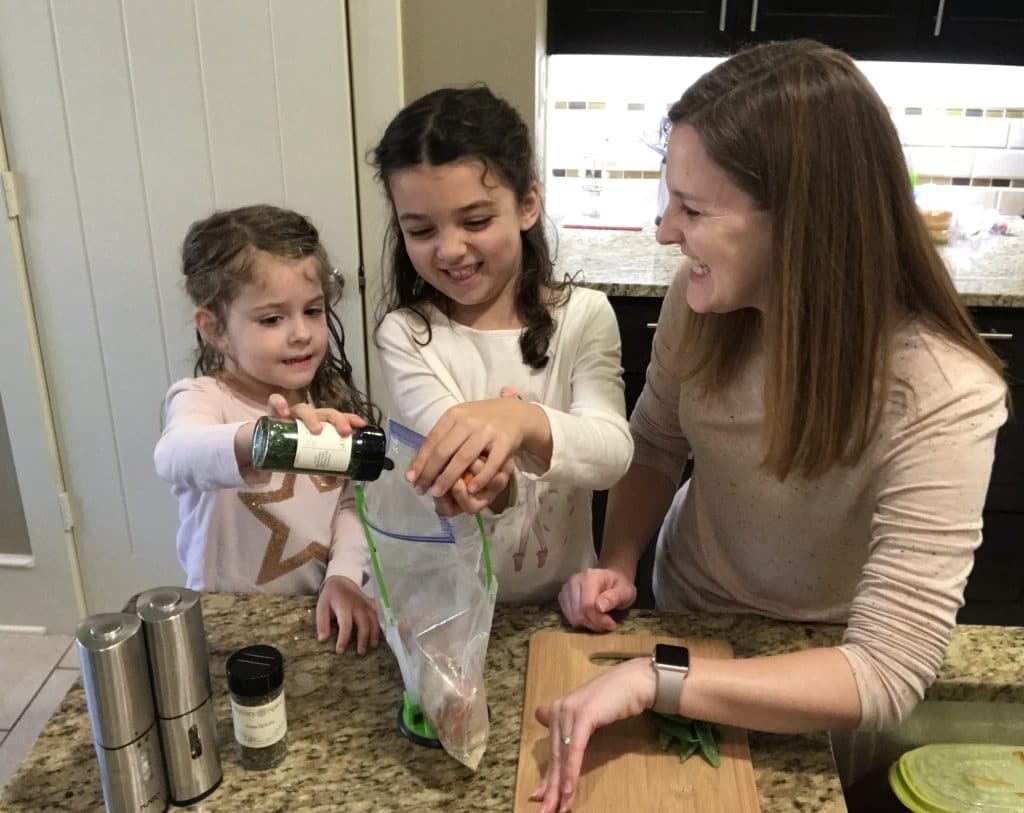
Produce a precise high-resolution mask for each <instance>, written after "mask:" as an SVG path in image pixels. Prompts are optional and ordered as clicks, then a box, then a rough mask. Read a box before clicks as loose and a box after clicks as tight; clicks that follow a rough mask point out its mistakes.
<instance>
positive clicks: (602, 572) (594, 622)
mask: <svg viewBox="0 0 1024 813" xmlns="http://www.w3.org/2000/svg"><path fill="white" fill-rule="evenodd" d="M634 601H636V585H634V584H633V581H632V580H631V579H629V578H628V577H627V576H626V575H625V574H624V573H622V572H621V571H619V570H615V569H613V568H601V567H590V568H587V569H586V570H581V571H580V572H579V573H574V574H573V575H572V576H570V577H569V580H568V581H567V582H566V583H565V584H563V585H562V589H561V590H560V591H559V592H558V606H559V607H561V608H562V614H563V615H564V616H565V620H566V621H568V622H569V623H570V624H571V625H572V626H574V627H586V628H587V629H591V630H595V631H597V632H610V631H611V630H613V629H615V627H616V623H615V619H614V618H612V617H611V614H610V613H611V611H612V610H618V609H624V608H626V607H628V606H629V605H630V604H632V603H633V602H634Z"/></svg>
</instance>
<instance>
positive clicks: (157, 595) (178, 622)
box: [135, 587, 223, 806]
mask: <svg viewBox="0 0 1024 813" xmlns="http://www.w3.org/2000/svg"><path fill="white" fill-rule="evenodd" d="M135 610H136V612H137V613H138V616H139V618H140V619H141V620H142V629H143V631H144V633H145V637H146V651H147V653H148V654H149V671H150V675H151V677H152V679H153V697H154V699H155V701H156V714H157V724H158V727H159V729H160V738H161V740H163V746H164V758H165V760H166V763H167V782H168V785H169V789H170V798H171V801H172V802H173V803H174V804H176V805H181V806H186V805H190V804H193V803H195V802H198V801H199V800H200V799H203V798H205V797H206V796H208V795H209V794H211V793H212V792H213V791H214V790H216V789H217V786H218V785H220V782H221V779H222V778H223V773H222V771H221V767H220V754H218V752H217V720H216V717H215V715H214V710H213V693H212V691H211V689H210V668H209V664H208V662H207V657H206V631H205V629H204V627H203V608H202V605H201V604H200V603H199V594H198V593H196V592H195V591H194V590H189V589H187V588H185V587H157V588H155V589H153V590H147V591H146V592H145V593H143V594H142V595H140V596H139V598H138V599H137V601H136V604H135Z"/></svg>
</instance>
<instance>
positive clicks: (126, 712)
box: [75, 613, 167, 813]
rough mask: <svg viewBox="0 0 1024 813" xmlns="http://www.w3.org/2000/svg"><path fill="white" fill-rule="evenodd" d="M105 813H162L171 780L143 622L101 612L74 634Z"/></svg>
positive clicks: (124, 614)
mask: <svg viewBox="0 0 1024 813" xmlns="http://www.w3.org/2000/svg"><path fill="white" fill-rule="evenodd" d="M75 639H76V640H77V642H78V657H79V660H80V661H81V668H82V684H83V685H84V687H85V702H86V705H87V706H88V708H89V722H90V723H91V724H92V734H93V744H94V745H95V746H96V758H97V759H98V760H99V766H100V783H101V784H102V786H103V801H104V806H105V808H106V811H107V813H139V811H145V813H162V811H165V810H167V779H166V776H165V774H164V759H163V752H162V750H161V747H160V736H159V734H158V733H157V726H156V715H155V712H154V711H153V692H152V689H151V688H150V684H149V668H148V667H147V666H146V646H145V642H144V639H143V632H142V623H141V622H140V621H139V619H138V617H137V616H134V615H128V614H127V613H102V614H100V615H92V616H89V617H88V618H86V619H85V620H84V621H82V622H81V623H80V624H79V625H78V628H77V629H76V630H75Z"/></svg>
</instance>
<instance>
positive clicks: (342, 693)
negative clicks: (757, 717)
mask: <svg viewBox="0 0 1024 813" xmlns="http://www.w3.org/2000/svg"><path fill="white" fill-rule="evenodd" d="M313 607H314V599H313V598H308V597H291V596H269V595H245V596H239V595H229V594H212V593H211V594H205V595H204V596H203V612H204V616H205V620H206V632H207V638H208V641H209V648H210V667H211V674H212V677H213V689H214V695H215V704H216V711H217V730H218V742H219V746H220V753H221V761H222V764H223V768H224V782H223V784H222V785H221V786H220V787H219V788H218V789H217V790H216V791H215V792H214V793H213V794H212V795H211V796H209V797H208V798H207V799H205V800H204V801H202V802H201V803H199V804H197V805H195V806H194V807H192V808H189V809H190V810H201V811H239V810H246V811H250V813H259V812H260V811H284V810H289V811H315V810H324V811H326V810H345V811H351V812H354V813H358V812H359V811H367V813H369V812H370V811H373V813H378V811H398V810H408V811H413V810H414V811H418V812H419V813H424V812H425V811H445V813H462V812H463V811H501V813H507V811H510V810H511V809H512V799H513V793H514V789H515V777H516V769H517V764H518V747H519V735H520V727H521V723H522V715H523V708H522V704H523V692H524V687H525V677H526V656H527V645H528V642H529V639H530V635H531V634H532V633H533V632H535V631H536V630H538V629H545V628H558V627H560V626H561V620H560V616H559V615H558V612H557V610H556V609H555V608H554V607H499V608H498V610H497V612H496V614H495V620H494V627H493V630H492V637H491V644H490V649H489V651H488V656H487V693H488V702H489V704H490V708H491V730H490V739H489V742H488V746H487V753H486V754H485V755H484V758H483V761H482V762H481V765H480V768H479V770H478V771H477V772H476V773H475V774H474V773H472V772H470V771H469V770H468V769H466V768H464V767H462V766H461V765H459V764H458V763H457V762H455V760H453V759H451V758H450V757H448V756H447V755H446V754H445V753H444V752H443V751H440V750H435V749H429V748H423V747H421V746H417V745H414V744H412V743H411V742H409V741H408V740H406V739H405V738H404V737H403V736H402V735H401V734H399V733H398V731H397V728H396V718H397V714H398V704H399V702H400V695H401V677H400V675H399V672H398V666H397V663H396V661H395V659H394V657H393V656H392V654H391V652H390V651H389V650H388V649H387V648H386V647H383V646H382V648H381V649H379V650H377V651H376V652H373V653H372V654H370V655H369V656H366V657H362V658H360V657H356V656H340V657H339V656H337V655H335V654H334V652H333V649H332V648H331V647H330V646H329V645H327V644H319V643H317V642H316V640H315V639H314V637H313ZM620 629H621V631H623V632H646V633H654V634H662V635H673V636H682V637H687V636H689V637H714V638H724V639H726V640H728V641H729V642H730V643H731V644H732V646H733V649H734V651H735V654H736V656H737V657H743V656H749V655H754V654H767V653H775V652H784V651H791V650H797V649H804V648H807V647H813V646H821V645H831V644H833V643H835V642H836V641H838V639H839V637H840V633H841V628H840V627H837V626H831V625H822V624H795V623H783V622H777V621H769V620H766V619H763V618H757V617H754V616H709V615H700V614H696V615H656V614H654V613H652V612H649V611H647V612H645V611H638V612H632V613H629V614H628V615H627V617H626V619H625V620H624V622H623V623H622V625H621V626H620ZM1021 640H1022V639H1021V630H1020V629H1018V628H1012V627H971V626H962V627H958V628H957V629H956V631H955V633H954V638H953V643H952V646H951V647H950V650H949V654H948V657H947V660H946V664H945V665H944V667H943V670H942V673H941V675H940V677H939V680H938V681H937V682H936V684H935V685H934V686H933V687H932V689H931V690H930V692H929V696H930V697H934V698H936V699H977V700H1003V701H1013V702H1024V678H1022V675H1024V646H1022V645H1021ZM253 643H270V644H273V645H274V646H276V647H278V648H279V649H280V650H281V651H282V653H283V654H284V656H285V660H286V667H285V668H286V678H285V696H286V701H287V710H288V730H289V734H288V736H289V741H290V750H289V754H288V756H287V758H286V759H285V761H284V762H283V763H282V764H281V765H280V766H279V767H277V768H274V769H272V770H270V771H267V772H264V773H256V772H247V771H244V770H242V769H241V768H240V766H239V764H238V758H237V754H236V751H235V748H234V742H233V738H232V730H231V715H230V710H229V706H228V697H227V687H226V682H225V678H224V663H225V661H226V659H227V657H228V655H229V654H230V653H231V652H233V651H234V650H235V649H237V648H239V647H241V646H245V645H248V644H253ZM529 712H530V713H532V709H530V710H529ZM749 740H750V751H751V757H752V761H753V767H754V774H755V779H756V782H757V788H758V792H759V794H760V798H761V809H762V811H763V813H779V812H781V811H796V810H816V811H843V810H845V804H844V802H843V797H842V791H841V789H840V786H839V779H838V776H837V775H836V772H835V768H834V766H833V763H832V759H831V755H830V750H829V744H828V738H827V736H826V735H825V734H817V735H809V736H781V735H771V734H759V733H754V732H751V733H750V734H749ZM0 809H2V810H4V811H5V813H28V811H33V812H34V811H38V810H44V809H45V810H55V811H70V812H73V813H79V811H83V810H101V809H102V792H101V790H100V783H99V774H98V771H97V763H96V757H95V753H94V751H93V745H92V736H91V731H90V728H89V720H88V716H87V713H86V707H85V696H84V694H83V691H82V687H81V683H80V682H79V683H76V684H75V686H73V687H72V688H71V689H70V691H69V692H68V694H67V696H66V697H65V698H64V701H63V702H62V704H61V706H60V708H59V709H58V710H57V711H56V712H55V713H54V715H53V717H52V718H51V719H50V721H49V723H48V724H47V725H46V728H45V729H44V731H43V733H42V734H41V735H40V737H39V739H38V740H37V741H36V743H35V744H34V745H33V746H32V749H31V750H30V751H29V753H28V755H27V756H26V758H25V761H24V762H23V763H22V765H21V767H20V768H19V769H18V771H17V773H16V774H15V775H14V776H13V777H12V778H11V780H10V782H9V783H8V785H7V787H6V788H5V790H4V793H3V796H2V797H0Z"/></svg>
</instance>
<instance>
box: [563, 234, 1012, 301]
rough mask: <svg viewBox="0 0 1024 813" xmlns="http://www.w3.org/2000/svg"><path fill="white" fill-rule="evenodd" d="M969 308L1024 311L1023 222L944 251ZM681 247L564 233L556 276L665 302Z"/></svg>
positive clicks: (649, 238)
mask: <svg viewBox="0 0 1024 813" xmlns="http://www.w3.org/2000/svg"><path fill="white" fill-rule="evenodd" d="M939 252H940V253H941V254H942V258H943V260H945V262H946V266H947V267H948V268H949V271H950V274H951V275H952V277H953V281H954V283H955V284H956V287H957V290H958V291H960V293H961V295H962V296H963V300H964V304H965V305H968V306H972V307H973V306H977V307H982V306H985V307H1006V308H1024V219H1021V218H1017V219H1016V220H1014V221H1012V225H1011V230H1010V233H1009V234H1008V235H990V236H986V237H984V238H982V239H978V240H974V241H965V242H961V243H958V244H953V245H948V246H940V247H939ZM679 263H680V254H679V247H678V246H661V245H658V243H657V241H656V240H655V239H654V228H653V226H648V227H645V228H644V230H643V231H639V232H629V231H600V230H591V229H565V228H562V229H559V230H558V253H557V256H556V259H555V266H556V270H557V271H558V272H559V273H560V274H562V273H565V274H574V273H576V272H577V271H582V272H583V273H582V275H581V277H580V281H581V282H582V283H583V284H584V285H587V286H588V287H591V288H597V289H599V290H602V291H604V292H605V293H607V294H608V295H609V296H653V297H661V296H664V295H665V292H666V291H667V290H668V286H669V283H670V282H671V281H672V278H673V277H674V276H675V273H676V270H677V269H678V268H679Z"/></svg>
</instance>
